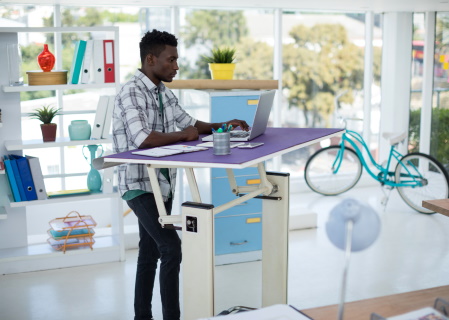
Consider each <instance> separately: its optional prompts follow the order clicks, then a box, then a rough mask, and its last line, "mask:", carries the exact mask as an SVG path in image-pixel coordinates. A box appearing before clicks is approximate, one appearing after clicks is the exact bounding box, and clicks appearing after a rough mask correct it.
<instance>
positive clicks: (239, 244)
mask: <svg viewBox="0 0 449 320" xmlns="http://www.w3.org/2000/svg"><path fill="white" fill-rule="evenodd" d="M247 243H248V240H244V241H242V242H231V243H230V244H231V246H241V245H243V244H247Z"/></svg>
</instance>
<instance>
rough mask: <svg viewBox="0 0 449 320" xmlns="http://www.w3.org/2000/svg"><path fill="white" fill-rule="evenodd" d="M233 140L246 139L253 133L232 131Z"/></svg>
mask: <svg viewBox="0 0 449 320" xmlns="http://www.w3.org/2000/svg"><path fill="white" fill-rule="evenodd" d="M230 133H231V138H246V137H248V136H249V135H250V134H251V131H231V132H230Z"/></svg>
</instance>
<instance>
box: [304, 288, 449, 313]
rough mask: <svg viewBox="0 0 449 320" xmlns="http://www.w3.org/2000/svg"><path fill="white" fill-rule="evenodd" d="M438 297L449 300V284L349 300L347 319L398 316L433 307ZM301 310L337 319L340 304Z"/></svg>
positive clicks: (346, 308) (346, 306)
mask: <svg viewBox="0 0 449 320" xmlns="http://www.w3.org/2000/svg"><path fill="white" fill-rule="evenodd" d="M437 298H442V299H444V300H446V301H449V286H442V287H436V288H430V289H424V290H418V291H412V292H406V293H399V294H394V295H388V296H383V297H378V298H372V299H366V300H360V301H353V302H348V303H346V304H345V312H344V314H345V320H369V319H370V316H371V313H373V312H375V313H377V314H379V315H381V316H383V317H392V316H397V315H400V314H403V313H407V312H410V311H413V310H418V309H421V308H425V307H433V306H434V303H435V300H436V299H437ZM301 311H302V312H303V313H304V314H306V315H308V316H309V317H311V318H312V319H314V320H328V319H336V318H337V312H338V305H331V306H324V307H318V308H311V309H304V310H301Z"/></svg>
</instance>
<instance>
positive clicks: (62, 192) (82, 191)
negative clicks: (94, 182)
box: [47, 189, 90, 198]
mask: <svg viewBox="0 0 449 320" xmlns="http://www.w3.org/2000/svg"><path fill="white" fill-rule="evenodd" d="M83 194H90V190H89V189H74V190H59V191H51V192H48V193H47V195H48V197H49V198H56V197H67V196H79V195H83Z"/></svg>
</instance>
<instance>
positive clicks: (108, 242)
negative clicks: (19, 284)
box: [0, 236, 121, 274]
mask: <svg viewBox="0 0 449 320" xmlns="http://www.w3.org/2000/svg"><path fill="white" fill-rule="evenodd" d="M94 239H95V244H94V245H93V250H91V249H90V248H88V247H87V248H84V247H83V248H81V247H80V248H71V249H67V251H66V252H65V253H64V252H61V251H57V250H54V249H52V247H51V246H50V245H49V244H48V243H40V244H34V245H29V246H25V247H19V248H8V249H0V274H11V273H19V272H30V271H39V270H48V269H58V268H65V267H73V266H82V265H89V264H97V263H104V262H114V261H120V250H121V249H120V244H119V242H118V241H117V239H116V238H115V237H113V236H105V237H96V236H94Z"/></svg>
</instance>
